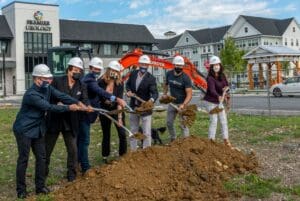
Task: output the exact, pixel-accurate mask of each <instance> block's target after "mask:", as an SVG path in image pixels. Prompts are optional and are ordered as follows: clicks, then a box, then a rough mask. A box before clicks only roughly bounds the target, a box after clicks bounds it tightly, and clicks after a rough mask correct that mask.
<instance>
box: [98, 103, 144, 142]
mask: <svg viewBox="0 0 300 201" xmlns="http://www.w3.org/2000/svg"><path fill="white" fill-rule="evenodd" d="M93 110H94V111H97V112H99V113H100V114H102V115H104V116H106V117H107V118H108V119H110V120H111V121H113V122H114V123H116V124H119V122H118V121H117V120H115V119H114V118H113V117H112V116H110V115H109V114H108V113H109V112H110V111H108V110H104V109H101V108H93ZM120 126H121V127H122V128H123V129H124V130H126V131H127V132H128V133H129V135H128V136H129V137H130V138H135V139H137V140H144V139H145V138H146V136H145V135H144V134H142V133H140V132H137V133H135V134H133V133H132V132H131V131H130V130H129V129H128V128H126V127H125V126H123V125H120Z"/></svg>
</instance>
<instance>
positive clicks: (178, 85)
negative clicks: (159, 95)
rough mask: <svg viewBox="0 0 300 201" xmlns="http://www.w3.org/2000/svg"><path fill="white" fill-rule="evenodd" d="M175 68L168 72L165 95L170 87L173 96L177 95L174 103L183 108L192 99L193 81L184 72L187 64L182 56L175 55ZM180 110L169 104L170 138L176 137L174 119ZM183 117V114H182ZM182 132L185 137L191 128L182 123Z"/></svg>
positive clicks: (168, 125) (168, 122) (168, 123)
mask: <svg viewBox="0 0 300 201" xmlns="http://www.w3.org/2000/svg"><path fill="white" fill-rule="evenodd" d="M173 65H174V70H171V71H169V72H167V75H166V82H165V85H164V95H167V93H168V89H169V88H170V94H171V96H173V97H175V98H176V100H175V101H174V103H175V104H176V105H178V108H179V110H182V109H183V108H184V107H185V106H186V105H187V104H188V103H189V102H190V101H191V99H192V82H191V79H190V78H189V76H188V75H187V74H185V73H184V72H183V68H184V65H185V62H184V58H183V57H182V56H179V55H177V56H175V57H174V59H173ZM177 113H178V111H177V109H175V108H174V107H172V106H171V105H169V106H168V111H167V127H168V130H169V134H170V140H171V141H173V140H175V139H176V132H175V128H174V121H175V118H176V115H177ZM180 118H182V116H180ZM180 127H181V130H182V134H183V136H184V137H187V136H189V128H188V127H186V126H184V125H182V124H180Z"/></svg>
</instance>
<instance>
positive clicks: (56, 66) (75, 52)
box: [47, 46, 207, 93]
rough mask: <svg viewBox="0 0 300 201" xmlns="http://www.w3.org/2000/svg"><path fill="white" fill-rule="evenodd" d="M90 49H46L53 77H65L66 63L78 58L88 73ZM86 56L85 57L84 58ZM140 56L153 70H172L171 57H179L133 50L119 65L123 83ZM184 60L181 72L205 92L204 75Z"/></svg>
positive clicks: (136, 64)
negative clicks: (149, 62)
mask: <svg viewBox="0 0 300 201" xmlns="http://www.w3.org/2000/svg"><path fill="white" fill-rule="evenodd" d="M92 53H93V49H92V48H81V47H74V46H73V47H72V46H71V47H52V48H49V49H48V60H47V61H48V66H49V68H50V70H51V72H52V74H53V76H60V75H65V73H66V69H67V68H68V65H67V63H68V61H69V60H70V59H71V58H72V57H75V56H77V57H80V58H81V59H82V60H83V63H84V67H85V69H84V70H85V71H88V62H87V60H88V61H89V60H90V59H91V58H92V56H93V55H92ZM86 55H87V56H86ZM142 55H148V56H149V58H150V61H151V64H150V65H151V66H152V67H154V68H163V69H165V70H172V69H174V64H173V63H172V62H171V61H170V60H171V59H173V57H176V56H179V55H178V54H176V55H174V56H172V57H170V56H169V55H166V54H162V53H158V52H152V51H146V50H142V49H134V50H133V51H131V52H128V53H127V54H125V55H124V56H123V57H122V58H121V59H120V60H119V62H120V64H122V66H123V68H124V69H123V70H122V72H123V73H125V75H124V76H123V81H125V80H126V79H127V78H128V77H129V75H130V73H131V72H130V68H131V67H134V66H138V65H139V58H140V56H142ZM181 57H182V58H183V59H184V67H183V72H185V73H186V74H187V75H188V76H189V77H190V78H191V80H192V82H193V84H194V86H196V87H197V88H199V89H200V90H201V91H202V92H204V93H205V92H206V89H207V83H206V79H205V77H206V76H205V75H203V74H202V73H201V72H199V71H198V70H197V68H196V66H194V64H193V63H192V62H191V61H190V60H189V59H188V58H186V57H184V56H181Z"/></svg>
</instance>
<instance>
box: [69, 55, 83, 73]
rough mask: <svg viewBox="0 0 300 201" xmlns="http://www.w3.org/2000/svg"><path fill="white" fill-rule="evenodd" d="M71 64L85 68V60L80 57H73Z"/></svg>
mask: <svg viewBox="0 0 300 201" xmlns="http://www.w3.org/2000/svg"><path fill="white" fill-rule="evenodd" d="M68 65H69V66H74V67H77V68H80V69H82V70H83V62H82V60H81V59H80V58H79V57H73V58H71V59H70V60H69V62H68Z"/></svg>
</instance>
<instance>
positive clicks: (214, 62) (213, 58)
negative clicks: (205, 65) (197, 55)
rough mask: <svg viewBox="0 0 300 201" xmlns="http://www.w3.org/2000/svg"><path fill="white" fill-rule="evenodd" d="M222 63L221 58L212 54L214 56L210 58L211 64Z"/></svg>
mask: <svg viewBox="0 0 300 201" xmlns="http://www.w3.org/2000/svg"><path fill="white" fill-rule="evenodd" d="M220 63H221V60H220V58H219V57H217V56H212V57H210V59H209V64H210V65H213V64H220Z"/></svg>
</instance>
